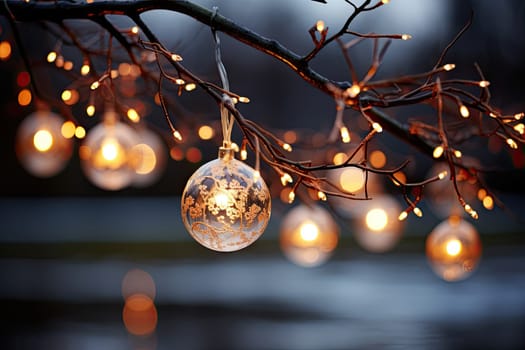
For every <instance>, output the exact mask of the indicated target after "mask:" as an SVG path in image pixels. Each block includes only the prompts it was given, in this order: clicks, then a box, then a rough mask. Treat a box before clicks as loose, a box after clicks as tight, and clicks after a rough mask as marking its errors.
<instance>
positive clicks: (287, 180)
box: [281, 173, 293, 186]
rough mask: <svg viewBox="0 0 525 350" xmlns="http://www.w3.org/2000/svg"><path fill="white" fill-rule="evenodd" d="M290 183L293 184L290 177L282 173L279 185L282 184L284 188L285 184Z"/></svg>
mask: <svg viewBox="0 0 525 350" xmlns="http://www.w3.org/2000/svg"><path fill="white" fill-rule="evenodd" d="M292 182H293V179H292V177H291V176H290V174H288V173H283V174H282V175H281V183H282V185H283V186H286V184H288V183H292Z"/></svg>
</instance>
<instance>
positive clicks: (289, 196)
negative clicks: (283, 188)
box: [288, 191, 295, 204]
mask: <svg viewBox="0 0 525 350" xmlns="http://www.w3.org/2000/svg"><path fill="white" fill-rule="evenodd" d="M294 200H295V192H294V191H290V193H288V203H290V204H292V203H293V201H294Z"/></svg>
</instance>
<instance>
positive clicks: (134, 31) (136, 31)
mask: <svg viewBox="0 0 525 350" xmlns="http://www.w3.org/2000/svg"><path fill="white" fill-rule="evenodd" d="M130 32H131V34H135V35H137V34H138V33H139V27H137V26H133V27H131V29H130Z"/></svg>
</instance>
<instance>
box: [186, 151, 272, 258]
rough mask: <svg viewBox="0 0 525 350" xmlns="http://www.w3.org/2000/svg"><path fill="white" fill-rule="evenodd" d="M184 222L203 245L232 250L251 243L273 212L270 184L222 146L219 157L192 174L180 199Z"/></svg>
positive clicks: (221, 249) (262, 229) (261, 231)
mask: <svg viewBox="0 0 525 350" xmlns="http://www.w3.org/2000/svg"><path fill="white" fill-rule="evenodd" d="M181 207H182V221H183V222H184V226H185V227H186V229H187V230H188V232H189V233H190V235H191V236H192V237H193V238H194V239H195V240H196V241H197V242H199V243H200V244H202V245H203V246H205V247H207V248H209V249H212V250H216V251H220V252H230V251H235V250H239V249H242V248H245V247H247V246H249V245H250V244H252V243H253V242H254V241H255V240H257V238H259V237H260V236H261V234H262V233H263V232H264V230H265V228H266V225H267V224H268V221H269V219H270V214H271V200H270V192H269V191H268V187H267V186H266V184H265V183H264V180H263V179H262V178H261V177H260V176H259V174H258V172H256V171H255V170H254V169H253V168H251V167H249V166H248V165H246V164H244V163H243V162H241V161H238V160H236V159H235V158H234V152H233V150H232V149H230V148H221V149H220V150H219V158H218V159H216V160H212V161H211V162H208V163H206V164H204V165H203V166H201V167H200V168H199V169H197V171H196V172H195V173H194V174H193V175H192V176H191V177H190V179H189V180H188V183H187V184H186V187H185V189H184V192H183V193H182V200H181Z"/></svg>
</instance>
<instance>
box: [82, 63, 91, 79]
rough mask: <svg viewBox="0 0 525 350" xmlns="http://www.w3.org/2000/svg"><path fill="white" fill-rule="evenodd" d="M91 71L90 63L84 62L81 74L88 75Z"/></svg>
mask: <svg viewBox="0 0 525 350" xmlns="http://www.w3.org/2000/svg"><path fill="white" fill-rule="evenodd" d="M90 71H91V67H90V66H89V64H83V65H82V67H80V74H81V75H83V76H86V75H88V74H89V72H90Z"/></svg>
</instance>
